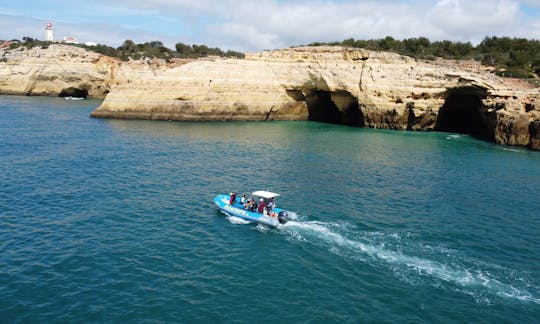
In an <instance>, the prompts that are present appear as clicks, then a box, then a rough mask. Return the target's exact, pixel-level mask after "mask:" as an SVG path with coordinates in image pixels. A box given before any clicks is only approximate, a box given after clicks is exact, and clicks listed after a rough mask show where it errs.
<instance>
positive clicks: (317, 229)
mask: <svg viewBox="0 0 540 324" xmlns="http://www.w3.org/2000/svg"><path fill="white" fill-rule="evenodd" d="M332 226H334V225H333V224H329V223H322V222H313V221H310V222H294V221H291V222H287V223H286V224H285V225H284V226H283V227H282V228H284V229H291V230H293V232H292V235H293V236H301V237H302V239H303V238H304V235H302V234H312V235H315V236H317V237H318V238H321V239H323V240H325V241H326V242H328V243H332V244H337V245H338V246H340V247H343V248H347V249H351V250H352V251H360V252H362V253H364V254H366V255H368V256H370V257H371V258H373V259H376V260H381V261H383V262H385V263H387V264H392V265H397V266H403V267H406V268H408V269H410V270H413V271H414V272H415V273H418V274H420V275H427V276H431V277H435V278H438V279H440V280H443V281H446V282H452V283H454V284H458V285H460V286H463V287H484V288H486V289H488V290H489V291H492V292H494V293H495V294H496V295H498V296H501V297H508V298H516V299H518V300H523V301H531V302H534V303H537V304H540V299H539V298H536V297H534V296H532V295H531V294H530V293H529V292H528V291H525V290H521V289H518V288H515V287H513V286H512V285H509V284H505V283H502V282H500V281H498V280H497V279H495V278H493V277H491V276H489V275H487V274H485V273H483V272H482V271H477V270H474V271H473V270H469V269H466V268H463V267H461V266H452V265H446V264H443V263H441V262H438V261H433V260H428V259H423V258H419V257H415V256H409V255H405V254H403V253H401V252H394V251H391V250H387V249H385V248H384V245H383V246H375V245H370V244H366V243H362V242H360V241H356V240H352V239H349V238H346V237H344V236H343V235H341V234H339V233H336V232H334V231H332V230H331V228H330V227H332Z"/></svg>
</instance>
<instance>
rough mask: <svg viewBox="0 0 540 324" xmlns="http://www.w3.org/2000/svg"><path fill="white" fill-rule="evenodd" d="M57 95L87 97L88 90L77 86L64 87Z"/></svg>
mask: <svg viewBox="0 0 540 324" xmlns="http://www.w3.org/2000/svg"><path fill="white" fill-rule="evenodd" d="M58 96H59V97H77V98H87V97H88V90H86V89H79V88H74V87H71V88H65V89H62V91H60V94H59V95H58Z"/></svg>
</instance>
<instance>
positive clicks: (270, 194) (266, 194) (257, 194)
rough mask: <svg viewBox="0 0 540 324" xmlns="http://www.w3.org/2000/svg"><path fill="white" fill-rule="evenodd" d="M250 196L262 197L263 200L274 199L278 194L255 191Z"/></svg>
mask: <svg viewBox="0 0 540 324" xmlns="http://www.w3.org/2000/svg"><path fill="white" fill-rule="evenodd" d="M252 195H253V196H257V197H262V198H265V199H270V198H274V197H277V196H279V194H277V193H273V192H270V191H264V190H259V191H255V192H253V193H252Z"/></svg>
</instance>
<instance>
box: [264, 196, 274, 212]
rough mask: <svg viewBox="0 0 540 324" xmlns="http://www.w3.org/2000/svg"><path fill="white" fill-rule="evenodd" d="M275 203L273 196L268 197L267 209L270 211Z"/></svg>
mask: <svg viewBox="0 0 540 324" xmlns="http://www.w3.org/2000/svg"><path fill="white" fill-rule="evenodd" d="M275 205H276V203H275V202H274V198H270V200H269V201H268V205H267V207H266V208H267V209H268V211H271V210H272V209H274V207H275Z"/></svg>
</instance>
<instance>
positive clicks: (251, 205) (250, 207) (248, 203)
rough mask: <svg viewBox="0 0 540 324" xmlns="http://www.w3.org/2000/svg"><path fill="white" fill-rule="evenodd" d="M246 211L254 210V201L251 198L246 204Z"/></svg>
mask: <svg viewBox="0 0 540 324" xmlns="http://www.w3.org/2000/svg"><path fill="white" fill-rule="evenodd" d="M244 209H245V210H249V211H252V210H253V200H252V199H251V198H248V199H247V200H246V203H245V204H244Z"/></svg>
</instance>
